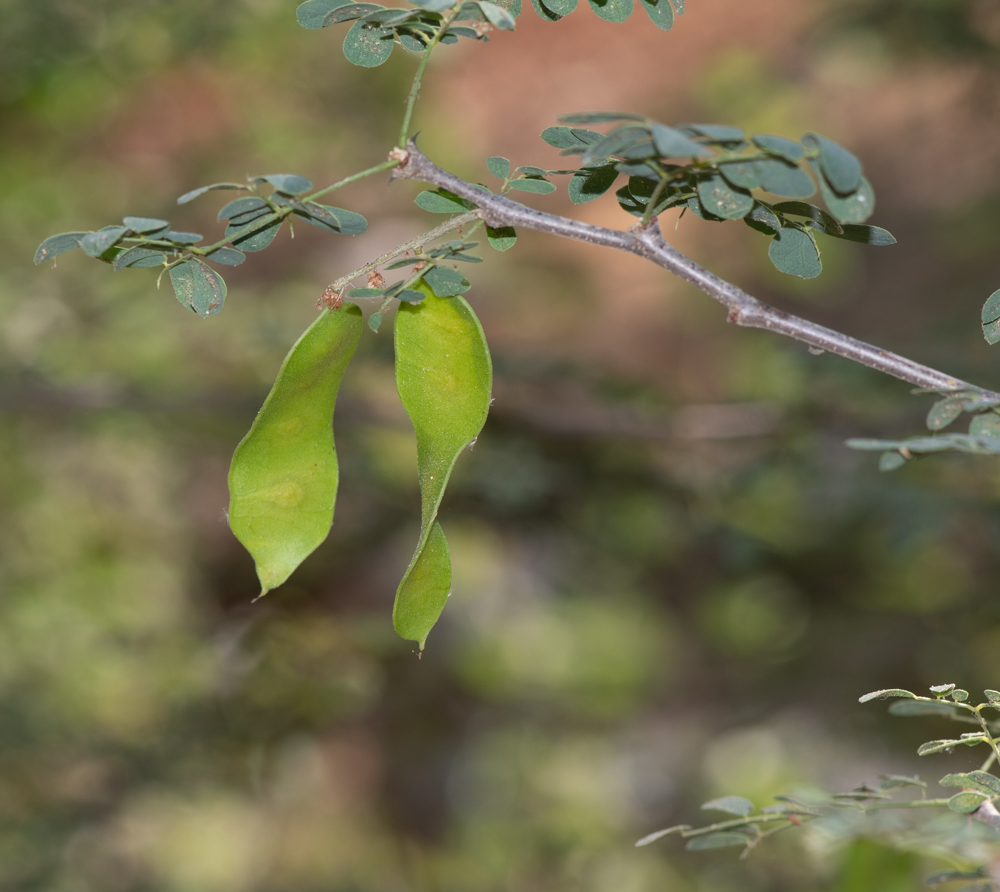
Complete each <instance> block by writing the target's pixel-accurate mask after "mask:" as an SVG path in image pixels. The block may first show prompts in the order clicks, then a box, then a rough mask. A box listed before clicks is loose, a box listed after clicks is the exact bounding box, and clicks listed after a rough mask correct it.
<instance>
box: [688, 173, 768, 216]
mask: <svg viewBox="0 0 1000 892" xmlns="http://www.w3.org/2000/svg"><path fill="white" fill-rule="evenodd" d="M698 198H699V199H701V204H702V207H704V208H705V210H706V211H708V212H709V213H710V214H713V215H714V216H716V217H720V218H721V219H723V220H739V219H740V218H741V217H745V216H746V215H747V214H749V213H750V209H751V208H752V207H753V204H754V201H753V196H752V195H750V193H749V192H744V191H742V190H739V189H735V188H734V187H732V186H730V185H729V184H728V183H727V182H726V181H725V180H724V179H723V178H722V177H721V176H719V175H718V174H716V175H713V176H710V177H706V178H705V179H703V180H699V182H698Z"/></svg>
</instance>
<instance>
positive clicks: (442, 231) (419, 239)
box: [330, 211, 481, 294]
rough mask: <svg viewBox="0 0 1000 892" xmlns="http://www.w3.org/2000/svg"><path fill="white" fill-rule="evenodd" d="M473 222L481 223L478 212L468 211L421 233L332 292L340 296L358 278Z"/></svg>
mask: <svg viewBox="0 0 1000 892" xmlns="http://www.w3.org/2000/svg"><path fill="white" fill-rule="evenodd" d="M473 220H475V221H476V222H477V223H479V222H481V221H480V219H479V212H478V211H466V212H465V213H464V214H459V215H458V216H457V217H452V218H451V219H450V220H446V221H445V222H444V223H442V224H441V225H440V226H435V227H434V229H431V230H429V231H428V232H424V233H421V234H420V235H418V236H416V238H411V239H410V240H409V241H408V242H403V244H401V245H397V246H396V247H395V248H392V249H390V250H389V251H386V252H385V253H384V254H380V255H379V256H378V257H376V258H375V259H374V260H369V261H368V263H366V264H365V265H364V266H360V267H358V268H357V269H356V270H354V271H353V272H349V273H348V274H347V275H346V276H341V277H340V278H339V279H337V281H336V282H334V283H333V284H332V285H330V290H331V291H335V292H337V293H338V294H339V293H340V291H341V290H342V289H344V288H346V287H347V286H348V285H350V284H351V282H353V281H354V280H355V279H356V278H358V276H363V275H365V274H366V273H370V272H371V271H372V270H375V269H378V268H379V267H380V266H382V265H383V264H385V263H388V262H389V261H390V260H395V259H396V258H397V257H399V255H400V254H405V253H406V252H407V251H413V250H416V249H417V248H422V247H423V246H424V245H428V244H430V243H431V242H433V241H436V240H437V239H439V238H441V236H443V235H447V234H448V233H449V232H454V231H455V230H456V229H458V228H459V227H460V226H464V225H465V224H466V223H471V222H472V221H473ZM469 231H470V232H472V231H473V230H471V229H470V230H469Z"/></svg>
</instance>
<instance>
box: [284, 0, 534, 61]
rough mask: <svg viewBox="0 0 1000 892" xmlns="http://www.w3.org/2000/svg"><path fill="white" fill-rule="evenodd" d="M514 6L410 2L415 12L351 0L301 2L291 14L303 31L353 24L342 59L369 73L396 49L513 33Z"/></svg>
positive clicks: (485, 0) (480, 0)
mask: <svg viewBox="0 0 1000 892" xmlns="http://www.w3.org/2000/svg"><path fill="white" fill-rule="evenodd" d="M516 3H517V9H516V10H514V9H513V8H512V4H510V2H509V0H508V2H507V3H503V2H501V3H491V2H489V0H465V2H462V3H461V5H457V4H456V3H455V2H453V0H414V3H413V6H414V7H415V8H387V7H384V6H380V5H379V4H378V3H352V2H351V0H306V2H305V3H303V4H301V5H300V6H299V8H298V9H297V10H296V16H297V17H298V20H299V24H300V25H301V26H302V27H303V28H308V29H309V30H318V29H320V28H327V27H329V26H330V25H339V24H341V23H343V22H353V23H354V24H353V25H351V28H350V30H349V31H348V32H347V36H346V37H345V38H344V45H343V49H344V56H345V57H346V58H347V61H348V62H351V63H352V64H354V65H359V66H361V67H362V68H375V67H377V66H379V65H382V64H383V63H384V62H387V61H388V60H389V56H391V55H392V50H393V47H394V46H395V45H396V44H399V46H401V47H402V48H403V49H404V50H408V51H409V52H411V53H422V52H424V51H425V50H426V49H427V48H428V47H429V46H431V44H432V42H439V43H444V44H449V43H457V42H458V41H459V40H460V39H461V38H467V39H472V40H484V41H485V40H489V36H488V35H489V31H490V28H491V27H495V28H500V29H501V30H503V31H513V30H514V17H515V16H516V15H517V14H518V12H519V11H520V0H516ZM456 6H457V8H456ZM446 16H447V17H448V18H447V21H446V18H445V17H446ZM463 23H468V24H463ZM442 26H444V27H442Z"/></svg>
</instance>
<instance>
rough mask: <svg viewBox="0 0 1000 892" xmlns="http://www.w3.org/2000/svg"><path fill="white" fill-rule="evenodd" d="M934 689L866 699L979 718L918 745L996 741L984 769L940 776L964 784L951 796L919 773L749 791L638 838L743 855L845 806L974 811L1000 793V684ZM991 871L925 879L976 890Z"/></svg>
mask: <svg viewBox="0 0 1000 892" xmlns="http://www.w3.org/2000/svg"><path fill="white" fill-rule="evenodd" d="M930 690H931V694H932V695H933V696H931V697H924V696H919V695H917V694H914V693H912V692H910V691H907V690H903V689H901V688H888V689H885V690H880V691H872V692H871V693H869V694H865V695H864V696H863V697H861V698H859V699H860V702H862V703H865V702H868V701H870V700H886V699H890V698H894V699H896V700H897V702H895V703H893V704H892V706H891V707H890V708H889V712H890V713H892V714H893V715H898V716H936V717H938V718H947V719H950V720H952V721H957V722H965V723H971V724H975V725H978V726H979V730H978V731H975V732H970V733H967V734H962V735H960V736H959V737H957V738H949V739H944V740H931V741H928V742H927V743H924V744H922V745H921V746H920V747H919V749H918V750H917V752H918V754H919V755H921V756H924V755H930V754H933V753H940V752H945V753H950V752H951V751H952V750H953V749H954V747H956V746H976V745H979V744H987V745H989V746H990V749H991V753H990V757H989V758H988V759H987V760H986V763H985V764H984V765H983V767H982V768H981V769H979V770H977V771H968V772H958V773H953V774H947V775H945V776H944V777H942V778H941V780H940V781H938V783H939V784H940V786H942V787H945V788H949V787H950V788H958V792H956V793H954V794H952V795H950V796H948V797H946V798H941V799H928V798H926V789H927V783H926V782H925V781H922V780H920V778H919V777H908V776H906V775H880V776H879V779H880V781H881V782H880V783H879V784H878V785H877V786H869V785H868V784H862V785H860V786H857V787H854V788H853V789H852V790H849V791H846V792H843V793H834V794H832V795H829V796H821V797H817V796H792V795H780V796H775V797H774V798H775V800H776V802H777V804H776V805H772V806H768V807H766V808H763V809H760V810H758V809H757V808H756V806H755V805H754V804H753V803H752V802H751V801H750V800H749V799H745V798H744V797H742V796H722V797H720V798H717V799H712V800H710V801H709V802H706V803H704V804H703V805H702V806H701V807H702V809H703V810H706V811H719V812H724V813H726V814H728V815H730V816H731V817H729V818H727V819H726V820H722V821H716V822H714V823H712V824H709V825H707V826H703V827H698V828H695V827H693V826H691V825H690V824H681V825H678V826H675V827H668V828H666V829H664V830H658V831H656V832H655V833H650V834H649V835H648V836H644V837H643V838H642V839H640V840H639V841H638V842H637V843H636V845H637V846H645V845H649V844H650V843H652V842H655V841H656V840H658V839H662V838H663V837H665V836H670V835H676V836H680V837H681V838H682V839H685V840H687V848H688V849H690V850H694V851H704V850H710V849H720V848H739V849H741V850H742V851H741V855H740V857H742V858H745V857H747V856H748V855H749V854H750V852H751V851H752V850H753V849H754V848H755V847H756V846H757V845H758V844H759V843H760V842H761V841H763V840H764V839H765V838H767V837H769V836H772V835H774V834H776V833H780V832H781V831H783V830H787V829H789V828H791V827H798V826H802V825H804V824H807V823H810V822H812V821H816V820H818V819H825V821H826V822H827V824H828V829H829V821H830V819H831V817H834V816H836V815H837V814H838V813H841V814H842V813H843V812H844V811H845V810H846V811H853V812H861V813H862V814H870V813H872V812H876V811H879V810H882V809H926V808H932V809H934V808H947V809H949V810H950V811H951V812H954V813H957V814H960V815H971V814H973V813H975V812H977V811H979V810H980V809H981V808H982V807H983V806H984V805H985V804H986V803H993V802H994V801H995V800H997V799H1000V777H998V776H997V775H995V774H992V773H990V772H989V771H987V770H986V769H987V768H988V767H989V766H990V765H991V764H993V763H994V761H996V760H997V759H998V752H997V744H998V740H997V737H996V735H997V734H998V733H1000V727H998V725H1000V722H996V721H993V722H990V721H987V720H986V719H985V718H984V717H983V715H982V712H983V710H984V709H993V710H996V711H998V712H1000V691H994V690H987V691H985V692H984V695H985V697H986V701H985V702H983V703H980V704H978V705H975V706H974V705H972V704H970V703H969V702H968V699H969V692H968V691H965V690H962V689H960V688H957V687H956V686H955V685H954V684H944V685H934V686H933V687H931V689H930ZM906 791H909V792H916V793H918V798H915V799H909V800H906V799H904V800H900V799H896V798H895V797H896V796H897V795H898V794H900V793H902V792H906ZM897 832H899V833H902V832H903V831H897ZM900 841H901V842H902V840H900ZM938 848H939V847H938ZM988 878H989V873H988V870H987V866H986V865H982V866H979V867H977V868H976V869H974V870H959V869H951V870H945V871H939V872H937V873H934V874H931V875H930V876H928V877H926V878H925V880H924V882H925V883H926V884H927V885H930V886H935V885H939V884H941V883H946V882H950V881H952V880H974V881H975V882H973V883H972V884H971V885H970V886H966V887H964V888H965V889H966V892H972V890H974V889H975V890H979V889H983V890H985V889H992V888H994V886H993V885H992V884H991V882H990V881H989V879H988ZM984 881H985V882H984Z"/></svg>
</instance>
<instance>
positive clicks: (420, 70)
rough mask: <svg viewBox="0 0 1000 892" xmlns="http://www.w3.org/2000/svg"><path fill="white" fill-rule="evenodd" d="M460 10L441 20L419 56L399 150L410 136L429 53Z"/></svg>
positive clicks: (459, 5)
mask: <svg viewBox="0 0 1000 892" xmlns="http://www.w3.org/2000/svg"><path fill="white" fill-rule="evenodd" d="M460 9H461V4H458V5H457V6H456V7H455V8H454V9H452V10H451V11H450V12H449V13H448V14H447V15H446V16H445V17H444V19H442V21H441V27H440V28H438V29H437V31H435V32H434V36H433V37H432V38H431V39H430V41H429V42H428V44H427V47H426V49H425V50H424V51H423V53H422V54H421V56H420V64H419V65H418V66H417V72H416V74H414V75H413V83H412V84H411V85H410V95H409V96H407V97H406V112H405V113H404V114H403V123H402V125H401V126H400V128H399V142H398V143H397V145H398V146H399V147H400V148H402V147H403V146H405V145H406V140H407V139H409V136H410V121H411V120H412V119H413V109H414V107H415V106H416V104H417V96H419V95H420V85H421V84H422V83H423V80H424V72H425V71H426V70H427V63H428V62H430V60H431V53H432V52H433V51H434V48H435V47H436V46H437V45H438V44H439V43H440V42H441V38H442V37H443V36H444V32H445V31H447V30H448V28H449V27H451V24H452V22H454V21H455V18H456V17H457V16H458V13H459V10H460Z"/></svg>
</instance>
